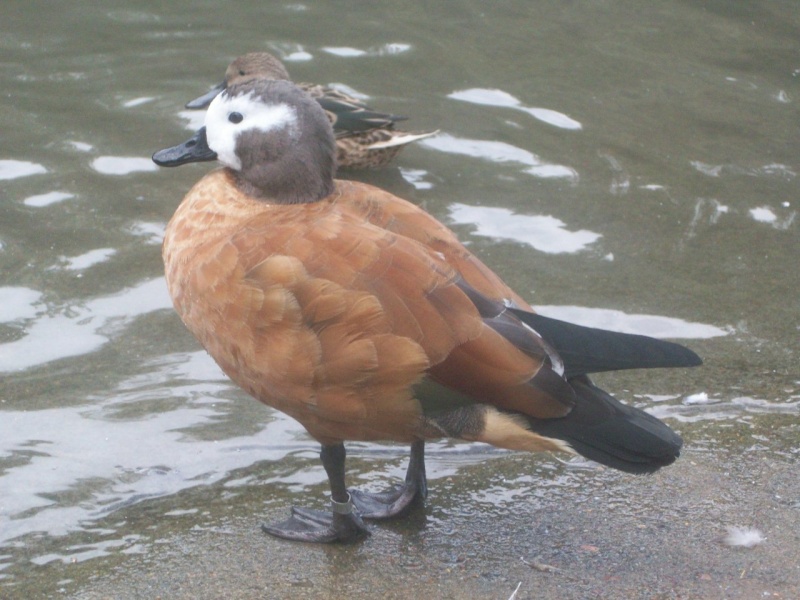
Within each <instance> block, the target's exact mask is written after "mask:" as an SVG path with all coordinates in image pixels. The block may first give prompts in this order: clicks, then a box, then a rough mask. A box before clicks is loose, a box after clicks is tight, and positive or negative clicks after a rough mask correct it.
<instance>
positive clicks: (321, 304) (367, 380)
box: [153, 79, 701, 542]
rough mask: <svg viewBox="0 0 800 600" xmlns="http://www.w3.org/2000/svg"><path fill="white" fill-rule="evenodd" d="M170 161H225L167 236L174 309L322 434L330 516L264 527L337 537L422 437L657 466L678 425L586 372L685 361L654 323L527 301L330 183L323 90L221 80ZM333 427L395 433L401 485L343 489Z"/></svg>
mask: <svg viewBox="0 0 800 600" xmlns="http://www.w3.org/2000/svg"><path fill="white" fill-rule="evenodd" d="M181 147H182V148H183V151H182V153H180V159H175V154H171V153H170V151H169V150H168V151H164V152H166V154H162V153H156V154H155V155H154V157H153V158H154V160H155V161H156V162H157V163H159V164H162V165H166V166H174V165H177V164H182V163H183V162H190V161H204V160H213V159H215V158H216V159H218V160H219V161H220V162H221V163H222V164H223V165H224V167H223V168H221V169H218V170H215V171H212V172H211V173H209V174H208V175H206V176H205V177H203V178H202V179H201V180H200V181H199V182H198V183H197V184H196V185H195V186H194V187H193V188H192V189H191V190H190V191H189V193H188V194H187V195H186V197H185V198H184V200H183V202H182V203H181V205H180V207H179V208H178V210H177V211H176V213H175V216H174V217H173V218H172V220H171V221H170V223H169V225H168V227H167V230H166V235H165V239H164V248H163V254H164V263H165V266H166V278H167V283H168V286H169V291H170V294H171V296H172V299H173V302H174V305H175V309H176V310H177V312H178V314H179V315H180V317H181V319H183V322H184V323H185V324H186V326H187V327H188V328H189V329H190V330H191V332H192V333H193V334H194V335H195V336H196V337H197V339H198V340H199V341H200V343H201V344H202V345H203V346H204V347H205V348H206V350H207V351H208V352H209V353H210V354H211V356H212V357H213V358H214V360H216V362H217V363H218V364H219V365H220V367H222V369H223V370H224V371H225V373H227V374H228V376H229V377H230V378H231V379H233V380H234V381H235V382H236V383H237V384H238V385H240V386H241V387H242V388H244V389H245V390H246V391H247V392H248V393H250V394H251V395H252V396H254V397H255V398H257V399H258V400H260V401H261V402H264V403H265V404H267V405H269V406H272V407H274V408H276V409H278V410H281V411H283V412H285V413H287V414H289V415H291V416H292V417H294V418H295V419H297V420H298V421H300V423H302V424H303V426H304V427H305V428H306V429H307V430H308V432H309V433H310V434H311V435H312V436H313V437H314V438H315V439H316V440H318V441H319V442H320V443H321V444H322V451H321V459H322V463H323V465H324V467H325V470H326V472H327V474H328V478H329V481H330V487H331V511H330V512H320V511H312V510H307V509H298V508H295V509H293V511H292V516H291V517H290V518H289V519H288V520H286V521H284V522H283V523H279V524H276V525H271V526H264V529H265V531H267V532H268V533H270V534H273V535H276V536H280V537H284V538H289V539H295V540H304V541H315V542H328V541H342V542H350V541H353V540H355V539H358V538H359V537H360V536H362V535H364V534H366V533H368V530H367V528H366V527H365V525H364V523H363V521H362V519H382V518H390V517H394V516H398V515H400V514H402V513H403V512H405V511H406V510H407V509H408V507H409V506H410V505H411V504H412V502H413V501H414V500H415V499H417V498H424V497H425V495H426V492H427V486H426V479H425V463H424V442H425V440H428V439H435V438H442V437H452V438H458V439H462V440H468V441H481V442H487V443H489V444H493V445H495V446H498V447H501V448H510V449H513V450H527V451H539V450H548V451H565V452H577V453H579V454H582V455H583V456H585V457H588V458H590V459H592V460H595V461H598V462H600V463H602V464H605V465H608V466H610V467H613V468H615V469H620V470H623V471H627V472H630V473H649V472H652V471H655V470H656V469H658V468H660V467H663V466H665V465H668V464H670V463H672V462H673V461H674V460H675V459H676V458H677V457H678V455H679V451H680V448H681V444H682V441H681V438H680V437H679V436H678V435H677V434H676V433H675V432H673V431H672V430H671V429H670V428H669V427H667V426H666V425H665V424H664V423H662V422H661V421H659V420H658V419H656V418H655V417H653V416H651V415H649V414H647V413H646V412H643V411H641V410H639V409H637V408H633V407H630V406H626V405H624V404H622V403H620V402H618V401H617V400H615V399H614V398H613V397H611V396H610V395H609V394H608V393H606V392H604V391H603V390H601V389H600V388H598V387H596V386H595V385H594V384H593V383H592V382H591V380H590V379H589V377H588V374H589V373H593V372H598V371H606V370H615V369H629V368H647V367H687V366H694V365H698V364H700V362H701V361H700V359H699V358H698V356H697V355H696V354H694V352H692V351H691V350H688V349H686V348H684V347H683V346H679V345H677V344H674V343H670V342H666V341H661V340H655V339H652V338H648V337H644V336H638V335H629V334H621V333H613V332H608V331H603V330H598V329H593V328H587V327H581V326H577V325H573V324H569V323H565V322H563V321H558V320H554V319H550V318H547V317H543V316H541V315H537V314H536V313H534V311H533V310H532V309H531V307H530V306H529V305H528V304H527V303H526V302H525V300H523V299H522V298H521V297H520V296H519V295H517V294H516V293H515V292H514V291H513V290H512V289H510V288H509V287H508V286H507V285H506V284H505V283H503V281H502V280H501V279H500V278H499V277H498V276H497V275H495V274H494V273H493V272H492V271H491V270H489V268H488V267H486V265H484V264H483V263H482V262H481V261H480V260H479V259H478V258H476V257H475V256H474V255H473V254H471V253H470V252H469V250H467V249H466V248H465V247H464V246H463V245H462V244H460V243H459V241H458V240H457V239H456V237H455V235H454V234H453V233H452V232H451V231H450V230H449V229H447V228H446V227H445V226H444V225H442V224H441V223H439V222H438V221H437V220H435V219H434V218H433V217H432V216H430V215H429V214H428V213H426V212H425V211H423V210H422V209H420V208H418V207H417V206H415V205H413V204H411V203H409V202H406V201H405V200H402V199H400V198H398V197H396V196H393V195H392V194H389V193H387V192H385V191H382V190H380V189H378V188H375V187H372V186H370V185H367V184H363V183H357V182H350V181H337V180H335V179H334V171H335V161H334V157H335V138H334V135H333V132H332V129H331V126H330V122H329V121H328V119H327V118H326V116H325V113H324V111H323V110H322V108H321V107H320V105H319V104H318V103H317V102H315V101H313V100H312V99H311V97H310V96H308V95H307V94H306V93H304V92H303V91H301V90H300V89H299V88H297V87H295V86H294V85H293V84H291V83H290V82H288V81H274V80H273V81H270V80H264V79H258V80H250V81H247V82H244V83H241V84H235V85H231V86H229V87H228V88H227V89H226V90H225V91H223V92H222V93H221V94H220V95H218V96H217V97H216V98H215V99H214V101H213V102H212V103H211V105H210V107H209V109H208V114H207V116H206V121H205V127H203V128H202V129H201V130H200V131H199V132H198V133H197V134H196V135H195V137H194V138H193V139H192V141H191V142H190V143H185V144H183V145H182V146H181ZM346 440H394V441H399V442H405V443H409V444H410V445H411V460H410V463H409V468H408V472H407V475H406V480H405V482H404V483H403V485H401V486H399V487H396V488H394V489H393V490H392V491H390V492H386V493H382V494H368V493H365V492H360V491H357V490H350V491H348V489H347V488H346V486H345V476H344V465H345V449H344V444H343V442H344V441H346Z"/></svg>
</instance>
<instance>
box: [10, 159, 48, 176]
mask: <svg viewBox="0 0 800 600" xmlns="http://www.w3.org/2000/svg"><path fill="white" fill-rule="evenodd" d="M40 173H47V169H45V168H44V167H43V166H42V165H39V164H36V163H32V162H28V161H26V160H0V180H3V179H17V178H19V177H27V176H28V175H38V174H40Z"/></svg>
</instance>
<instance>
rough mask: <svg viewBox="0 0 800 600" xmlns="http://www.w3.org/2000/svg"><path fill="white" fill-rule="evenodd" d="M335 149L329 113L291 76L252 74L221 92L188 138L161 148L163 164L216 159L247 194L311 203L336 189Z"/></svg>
mask: <svg viewBox="0 0 800 600" xmlns="http://www.w3.org/2000/svg"><path fill="white" fill-rule="evenodd" d="M335 156H336V146H335V139H334V135H333V130H332V129H331V125H330V122H329V121H328V118H327V117H326V115H325V112H324V111H323V110H322V108H321V107H320V106H319V104H318V103H317V102H315V101H314V100H313V99H311V97H309V96H308V95H307V94H306V93H305V92H303V91H302V90H300V89H299V88H297V87H296V86H295V85H294V84H292V83H291V82H289V81H278V80H266V79H255V80H250V81H246V82H243V83H240V84H236V85H233V86H231V87H230V88H228V89H226V90H225V91H224V92H222V93H221V94H219V95H218V96H217V97H216V98H215V99H214V101H213V102H212V103H211V105H210V106H209V107H208V112H207V113H206V119H205V125H204V127H203V128H201V129H200V131H198V132H197V134H195V136H193V137H192V138H191V139H190V140H188V141H186V142H184V143H183V144H180V145H178V146H174V147H172V148H167V149H165V150H160V151H159V152H156V154H154V155H153V160H154V161H155V162H156V163H157V164H159V165H162V166H168V167H169V166H178V165H182V164H185V163H188V162H199V161H204V160H213V159H215V158H216V159H218V160H219V161H220V162H221V163H222V164H223V165H225V166H226V167H228V168H230V169H231V170H233V171H234V173H235V174H236V181H237V185H238V186H239V188H240V189H241V190H242V191H243V192H245V193H247V194H248V195H251V196H255V197H258V198H264V199H269V200H271V201H274V202H280V203H287V204H288V203H300V202H314V201H316V200H320V199H321V198H324V197H325V196H327V195H329V194H331V193H332V192H333V177H334V173H335V169H336V167H335Z"/></svg>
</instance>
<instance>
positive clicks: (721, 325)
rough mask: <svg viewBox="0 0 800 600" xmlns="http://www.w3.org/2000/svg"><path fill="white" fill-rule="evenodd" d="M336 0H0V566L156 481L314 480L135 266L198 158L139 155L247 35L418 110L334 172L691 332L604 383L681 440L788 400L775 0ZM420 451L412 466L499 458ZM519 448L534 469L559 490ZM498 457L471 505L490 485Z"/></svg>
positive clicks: (396, 465)
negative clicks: (226, 2)
mask: <svg viewBox="0 0 800 600" xmlns="http://www.w3.org/2000/svg"><path fill="white" fill-rule="evenodd" d="M140 4H141V3H140ZM345 4H347V3H341V5H337V7H336V8H334V7H333V6H332V5H331V6H328V5H325V4H322V3H320V4H319V5H317V4H315V3H307V4H306V3H295V4H275V5H272V4H271V3H244V4H240V5H236V6H235V7H228V6H225V7H224V8H223V7H222V6H221V5H219V6H218V5H215V4H212V3H201V5H196V4H190V3H184V2H176V3H173V4H170V5H169V6H166V5H165V6H164V7H163V8H160V9H158V10H157V11H153V10H152V9H151V8H149V7H147V6H146V5H145V4H141V6H139V5H138V4H137V3H134V4H130V3H127V2H126V3H122V2H109V1H105V2H101V3H99V5H98V3H88V2H76V3H71V5H70V8H69V10H68V9H67V8H65V7H60V8H52V7H51V6H50V5H47V7H46V8H45V5H44V4H43V3H37V2H18V1H15V0H9V1H7V2H5V3H4V4H3V7H2V8H0V33H1V34H2V35H0V49H2V56H3V59H2V61H0V81H1V82H2V89H3V90H4V93H3V94H2V96H1V97H0V105H2V111H0V130H1V131H3V134H2V137H0V185H1V187H0V377H2V382H1V383H0V586H2V585H9V586H14V585H16V584H18V583H19V581H20V578H21V577H24V574H25V572H26V569H28V568H30V566H31V565H44V564H48V563H50V562H51V561H74V560H77V561H83V560H88V559H92V558H97V557H99V556H104V555H108V554H115V553H116V554H119V553H122V554H125V553H136V552H145V551H146V541H147V540H146V536H145V534H144V532H142V533H140V534H136V535H127V534H126V535H125V536H122V535H121V534H119V533H116V526H115V525H114V523H115V522H116V519H121V518H123V516H124V514H125V511H126V510H129V509H130V507H131V506H134V505H139V504H141V503H145V502H148V501H150V500H152V499H154V498H171V499H172V500H171V508H170V509H169V510H167V511H166V513H165V514H166V515H173V516H176V515H182V514H193V513H194V512H196V511H197V510H198V506H196V505H195V504H194V502H193V500H192V499H191V497H187V496H185V495H181V494H180V493H179V492H182V491H184V490H188V489H195V488H198V487H201V486H208V485H215V486H218V487H219V488H220V489H221V490H228V491H229V492H230V493H235V492H236V490H239V489H243V488H249V487H252V486H262V489H263V491H262V492H261V493H263V494H264V495H265V496H266V497H267V498H271V497H273V496H270V490H279V491H276V492H275V494H278V500H280V501H281V502H283V501H284V498H282V497H280V496H281V494H283V493H284V492H285V493H293V492H300V491H305V490H308V489H313V490H316V491H320V490H322V489H323V488H324V485H322V484H323V482H324V474H323V472H322V470H321V468H320V467H319V466H317V465H316V462H315V453H316V449H315V447H314V444H313V443H312V442H311V441H310V440H309V439H308V438H307V437H306V436H305V435H304V433H303V432H302V429H301V428H300V427H299V426H298V425H297V424H296V423H294V422H293V421H291V420H290V419H288V418H286V417H284V416H282V415H280V414H276V413H274V412H273V411H271V410H269V409H266V408H264V407H262V406H260V405H258V404H257V403H255V402H253V401H252V400H250V399H249V398H247V397H245V396H244V394H242V393H241V392H239V391H238V390H236V389H235V388H233V387H232V386H231V385H230V384H229V383H228V381H227V380H226V378H225V377H224V376H223V375H222V374H221V373H220V371H219V370H218V369H217V368H216V366H215V365H214V364H213V362H212V361H211V360H210V359H209V358H208V357H207V356H206V355H205V354H204V353H203V352H201V351H199V350H198V347H197V344H196V343H195V342H194V340H193V339H191V337H190V336H189V335H188V334H187V333H186V332H185V331H184V330H183V328H182V326H181V324H180V323H179V322H178V319H177V317H176V316H174V314H173V313H172V310H171V307H170V302H169V299H168V297H167V294H166V289H165V286H164V281H163V278H162V275H161V269H162V265H161V262H160V256H159V245H160V241H161V235H162V233H163V229H164V227H165V224H166V221H167V220H168V218H169V217H170V215H171V214H172V211H173V210H174V208H175V207H176V205H177V203H178V201H179V199H180V198H181V196H182V194H183V193H184V192H185V191H186V190H187V189H188V187H189V186H190V185H191V183H192V182H194V181H195V180H197V179H198V178H199V177H200V176H201V175H202V174H203V173H204V172H206V171H207V169H208V167H207V166H191V167H184V168H181V169H177V170H164V169H157V168H156V166H155V165H154V164H153V163H152V162H151V161H150V159H149V155H150V153H152V152H153V151H154V150H156V149H158V148H161V147H164V146H167V145H172V144H174V143H177V142H179V141H182V140H183V139H184V138H185V137H186V136H187V131H188V130H190V129H194V128H195V127H196V126H197V125H198V123H199V121H200V120H201V119H202V114H201V113H197V112H192V111H186V110H184V109H183V108H182V106H183V103H184V102H186V101H187V100H190V99H191V98H194V97H195V96H197V95H198V94H199V93H201V92H203V91H205V89H207V88H208V86H209V85H211V84H213V83H216V82H217V81H218V80H219V79H220V77H221V76H222V73H223V71H224V68H225V66H226V64H227V62H228V61H229V60H230V59H231V58H233V57H234V56H235V55H236V54H239V53H242V52H245V51H251V50H260V49H265V50H270V51H272V52H274V53H276V54H278V55H279V56H281V57H282V58H283V59H284V60H285V61H286V62H287V65H288V68H289V71H290V72H291V73H292V74H293V75H294V76H295V77H296V79H297V80H300V81H306V80H311V81H319V82H325V83H332V84H335V85H337V86H339V87H341V88H342V89H346V90H348V91H350V92H351V93H357V94H359V95H360V96H361V97H363V98H365V99H366V100H368V101H369V102H370V103H372V104H373V105H374V106H375V107H376V108H378V109H383V110H386V111H391V112H394V113H400V114H406V115H408V116H409V117H410V119H409V121H408V128H410V129H435V128H439V129H441V131H442V133H441V134H440V135H438V136H436V137H433V138H430V139H428V140H425V141H423V142H421V143H419V144H418V145H417V146H416V147H414V148H410V149H408V150H407V151H405V153H404V154H402V155H401V157H400V159H399V160H398V161H397V164H396V166H395V167H393V168H390V169H386V170H384V171H381V172H376V173H367V174H343V175H344V176H347V177H355V178H362V179H365V180H368V181H370V182H372V183H376V184H378V185H381V186H382V187H385V188H387V189H390V190H392V191H394V192H395V193H397V194H399V195H402V196H405V197H407V198H409V199H411V200H413V201H415V202H417V203H419V204H421V205H422V206H424V207H425V208H426V209H427V210H429V211H431V212H432V213H433V214H435V215H436V216H437V217H439V218H440V219H442V220H443V221H445V222H447V223H448V224H449V225H450V226H451V227H453V228H454V229H455V230H456V231H457V232H458V234H459V235H460V237H461V239H463V240H464V241H465V242H466V243H468V244H469V245H470V247H471V248H472V249H473V251H475V252H476V253H477V254H478V255H480V256H481V257H483V258H484V259H485V260H486V262H487V263H488V264H489V265H490V266H492V267H493V268H495V269H496V270H497V271H498V272H499V273H500V274H502V275H503V277H504V278H506V279H507V281H508V282H509V283H510V284H511V285H512V286H513V287H515V288H516V289H517V290H518V291H519V292H520V293H521V294H522V295H524V296H527V297H528V298H529V299H530V300H531V301H532V302H533V303H534V305H537V306H540V307H541V310H542V312H544V313H546V314H550V315H552V316H556V317H559V318H565V319H568V320H572V321H575V322H582V323H586V324H590V325H595V326H601V327H607V328H611V329H618V330H624V331H636V332H639V333H647V334H650V335H655V336H659V337H666V338H680V339H682V340H683V341H684V343H686V344H688V345H690V346H692V347H694V348H695V349H697V350H698V351H699V352H700V353H701V354H702V355H703V356H704V357H705V359H706V363H707V365H706V367H704V368H703V369H699V370H693V371H691V372H689V373H669V372H663V373H662V372H657V373H646V374H635V375H630V376H628V375H619V376H610V378H608V379H605V378H601V383H603V385H605V387H608V388H609V389H611V390H612V391H614V392H615V393H617V394H618V395H619V396H620V397H621V398H622V399H623V400H625V401H629V402H634V403H636V404H637V405H639V406H643V407H648V408H650V409H651V410H653V411H654V412H655V413H656V414H658V415H659V416H662V417H664V418H668V419H671V420H672V422H673V424H676V425H680V426H681V427H682V431H683V432H684V435H685V437H687V440H688V442H689V443H688V446H689V447H691V442H692V440H693V439H694V440H695V441H697V442H699V443H702V442H704V441H708V440H713V441H714V443H716V444H722V445H725V444H729V445H731V447H737V444H744V445H747V444H749V443H751V442H752V440H749V441H748V440H745V441H744V442H743V441H741V440H740V439H738V438H737V439H729V437H728V431H729V429H728V428H727V426H726V424H730V423H731V422H750V421H749V419H751V417H752V416H753V415H766V416H768V417H769V418H770V419H773V421H771V423H772V424H771V425H770V427H774V428H777V429H780V428H781V427H791V426H793V424H794V423H796V420H797V416H798V412H799V411H800V409H799V408H798V403H800V379H799V378H798V369H797V352H798V349H800V344H798V338H799V337H800V300H798V297H799V295H798V292H799V291H800V285H799V283H800V275H798V273H800V269H798V268H797V263H798V259H799V258H800V251H799V248H800V247H799V246H798V241H799V240H798V222H797V209H798V194H797V191H798V175H797V173H798V170H800V165H799V164H798V162H797V156H798V152H797V150H798V145H797V139H798V137H797V135H798V126H797V123H798V109H797V106H798V100H800V88H798V81H800V62H798V57H797V53H796V50H797V45H796V31H797V30H796V28H792V27H790V25H789V23H792V22H794V25H797V22H796V21H797V19H798V17H797V14H796V10H795V9H796V6H795V5H794V4H792V3H789V2H787V3H770V4H769V7H761V8H759V7H756V6H750V4H747V3H731V4H730V5H727V4H720V5H719V6H718V8H717V9H714V8H713V6H712V5H709V6H707V7H705V8H698V7H695V6H693V5H692V4H691V3H678V2H675V3H672V2H670V3H662V4H660V5H659V8H648V9H641V10H638V9H637V10H636V11H630V10H629V9H627V8H626V7H625V5H624V3H616V2H610V3H603V4H602V5H592V6H586V5H582V4H580V3H579V4H570V5H564V6H561V7H560V8H553V7H550V8H545V7H541V6H534V5H532V4H530V3H527V2H513V3H507V4H506V5H504V6H502V7H494V8H493V9H492V11H491V13H490V12H484V11H486V10H487V9H486V5H484V4H483V3H478V2H466V1H464V2H457V3H447V4H448V6H449V8H445V7H444V6H443V5H442V6H426V7H425V8H424V9H423V8H422V5H419V6H417V5H416V4H414V3H411V2H408V3H402V2H401V3H400V4H397V3H395V4H393V8H392V10H393V11H396V13H397V16H396V17H395V18H392V19H389V20H387V19H385V18H384V11H385V10H387V9H386V8H385V7H378V6H375V7H371V6H365V5H362V4H358V5H356V4H353V5H352V6H351V7H350V11H349V12H348V10H346V9H345ZM450 5H452V6H450ZM342 11H343V12H342ZM356 11H358V14H359V15H360V18H359V19H358V21H355V20H353V19H349V18H348V19H342V18H340V15H341V14H346V15H353V14H356ZM467 30H468V31H470V35H471V36H472V37H471V38H470V41H469V43H466V44H465V43H464V31H467ZM234 33H235V35H234ZM700 423H702V424H704V425H703V427H700V425H699V424H700ZM707 424H710V426H706V425H707ZM715 425H719V427H716V426H715ZM754 435H755V434H754ZM787 439H788V438H787ZM787 443H788V442H787ZM383 448H384V447H381V446H374V445H366V444H357V445H354V455H355V456H356V457H357V458H358V459H359V460H357V462H356V464H357V465H358V466H357V471H356V472H355V473H354V477H357V478H359V480H360V481H362V482H365V483H368V484H374V485H379V483H380V482H381V481H382V480H385V479H386V478H387V477H389V476H399V475H400V474H401V473H402V469H403V460H402V456H403V453H404V451H403V450H401V449H398V448H391V447H390V448H389V449H388V450H385V451H384V450H383ZM786 451H787V452H788V453H790V454H791V453H792V452H796V446H794V448H791V447H787V448H786ZM429 454H430V467H429V474H430V476H431V478H432V479H433V480H436V479H441V478H444V477H447V476H449V475H452V474H455V473H457V472H458V471H459V469H461V468H462V467H463V466H464V465H467V464H475V463H478V462H480V461H481V460H483V459H485V458H486V457H487V456H489V455H495V454H496V453H495V452H494V451H491V450H487V449H484V448H482V447H473V446H466V445H451V444H448V443H441V444H434V445H432V447H431V449H430V452H429ZM529 460H530V462H531V464H537V462H542V461H545V462H544V463H542V464H544V465H545V467H542V468H539V469H537V472H536V477H537V479H538V481H537V485H555V486H559V485H568V483H567V482H566V480H565V479H564V478H565V477H566V478H569V477H570V475H569V470H568V471H567V474H566V475H564V474H563V470H561V469H555V470H549V471H548V469H547V467H546V465H547V464H551V463H548V462H547V461H549V460H551V459H534V458H531V459H529ZM573 468H582V465H581V464H576V465H573ZM521 477H522V479H520V477H511V478H509V479H507V480H504V481H505V483H502V484H500V483H498V485H497V486H495V487H492V488H491V489H487V490H482V491H480V492H476V493H474V494H473V498H472V500H474V501H475V502H476V504H477V506H478V508H479V507H480V504H481V499H482V498H490V499H491V503H492V504H495V505H498V503H500V504H502V503H504V502H506V501H509V502H510V501H513V500H514V498H515V497H516V496H518V495H519V494H523V493H525V492H523V491H521V490H523V489H524V488H525V487H526V485H528V483H530V482H527V483H526V480H524V477H528V476H521ZM548 477H552V479H551V480H550V481H549V483H543V481H544V482H547V481H548ZM265 484H270V485H265ZM448 485H451V484H448ZM452 485H456V486H458V483H455V484H452ZM215 489H217V488H215ZM217 491H219V490H217ZM215 493H216V492H215ZM464 502H467V500H465V501H464ZM9 589H11V588H9ZM0 595H2V594H1V593H0Z"/></svg>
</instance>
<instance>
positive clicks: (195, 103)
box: [185, 81, 225, 109]
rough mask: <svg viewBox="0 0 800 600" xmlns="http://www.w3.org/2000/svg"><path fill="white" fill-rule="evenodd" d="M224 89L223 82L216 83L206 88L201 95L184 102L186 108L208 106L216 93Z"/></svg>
mask: <svg viewBox="0 0 800 600" xmlns="http://www.w3.org/2000/svg"><path fill="white" fill-rule="evenodd" d="M224 89H225V82H224V81H223V82H222V83H218V84H217V85H215V86H214V87H213V88H211V89H210V90H208V91H207V92H206V93H205V94H203V95H202V96H200V97H198V98H195V99H194V100H190V101H189V102H187V103H186V105H185V106H186V108H192V109H197V108H208V105H209V104H211V101H212V100H213V99H214V98H216V97H217V95H218V94H219V93H220V92H221V91H222V90H224Z"/></svg>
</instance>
